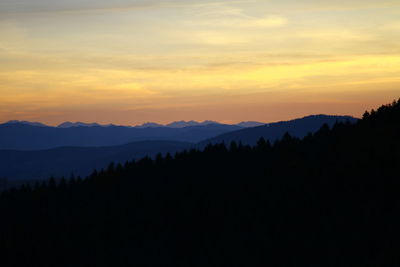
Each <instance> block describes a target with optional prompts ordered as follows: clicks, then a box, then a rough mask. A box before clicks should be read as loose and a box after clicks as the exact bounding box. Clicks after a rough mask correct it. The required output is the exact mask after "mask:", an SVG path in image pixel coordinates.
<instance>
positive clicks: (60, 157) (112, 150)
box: [0, 141, 192, 182]
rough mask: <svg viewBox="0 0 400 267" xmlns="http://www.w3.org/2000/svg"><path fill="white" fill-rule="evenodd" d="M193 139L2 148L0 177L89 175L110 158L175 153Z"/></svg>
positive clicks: (122, 159)
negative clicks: (33, 149) (45, 147)
mask: <svg viewBox="0 0 400 267" xmlns="http://www.w3.org/2000/svg"><path fill="white" fill-rule="evenodd" d="M191 146H192V144H190V143H184V142H173V141H142V142H133V143H129V144H125V145H121V146H111V147H60V148H55V149H50V150H36V151H15V150H0V162H1V164H0V177H7V178H8V180H9V181H10V182H12V181H15V180H43V179H47V178H48V177H50V176H52V175H53V176H55V177H61V176H67V177H69V176H70V175H71V173H74V174H75V175H80V176H83V177H84V176H87V175H89V174H90V172H92V171H93V170H94V169H98V170H100V169H102V168H106V167H107V165H108V164H109V163H110V162H115V163H125V162H126V161H131V160H133V159H140V158H143V157H145V156H149V157H153V156H155V155H156V154H157V153H163V154H165V153H167V152H169V153H172V154H173V153H175V152H178V151H182V150H184V149H188V148H190V147H191Z"/></svg>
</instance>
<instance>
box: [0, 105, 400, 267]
mask: <svg viewBox="0 0 400 267" xmlns="http://www.w3.org/2000/svg"><path fill="white" fill-rule="evenodd" d="M399 136H400V101H399V102H394V103H393V104H391V105H385V106H382V107H380V108H379V109H378V110H377V111H371V112H370V113H365V115H364V116H363V119H362V120H359V121H357V122H356V123H353V124H352V123H348V122H343V123H337V124H334V125H333V126H332V127H331V128H330V127H328V126H327V125H324V126H322V127H321V128H320V129H319V130H318V131H316V132H315V133H314V134H310V135H307V136H306V137H304V138H303V139H299V138H295V137H292V136H290V135H289V134H285V135H284V136H283V137H282V138H281V139H280V140H277V141H276V142H274V143H273V144H271V143H270V142H268V141H265V140H264V139H260V140H259V141H258V142H257V145H256V146H254V147H251V146H247V145H240V144H237V143H231V144H230V145H229V146H225V145H224V144H216V145H208V146H206V147H205V149H204V150H203V151H199V150H194V149H192V150H188V151H183V152H180V153H177V154H176V155H175V156H174V157H171V156H170V155H167V156H165V157H161V156H158V157H156V158H155V159H150V158H143V159H141V160H138V161H134V162H129V163H126V164H124V165H120V164H116V165H115V164H114V165H113V164H110V165H109V167H108V168H107V169H106V170H104V171H99V172H93V174H91V175H90V176H89V177H87V178H86V179H84V180H82V179H76V178H73V179H70V180H69V181H67V180H65V179H61V180H60V181H59V182H56V181H55V180H54V179H49V180H48V181H47V182H45V183H38V184H36V185H35V186H33V187H32V186H23V187H21V188H19V189H18V190H17V189H13V190H8V191H7V192H3V193H2V194H0V214H1V216H2V217H1V220H0V249H1V250H0V251H1V266H4V267H9V266H41V267H47V266H59V267H64V266H65V267H67V266H77V267H80V266H96V267H102V266H116V267H119V266H288V267H289V266H330V267H337V266H343V267H345V266H346V267H347V266H388V267H389V266H390V267H391V266H399V264H400V257H399V251H400V229H399V225H400V216H399V207H400V197H399V192H400V181H399V166H400V153H399V151H400V138H399Z"/></svg>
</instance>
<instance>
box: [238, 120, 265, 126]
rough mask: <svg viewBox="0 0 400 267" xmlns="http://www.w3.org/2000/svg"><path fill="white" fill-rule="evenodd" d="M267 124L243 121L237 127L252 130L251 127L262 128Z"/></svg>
mask: <svg viewBox="0 0 400 267" xmlns="http://www.w3.org/2000/svg"><path fill="white" fill-rule="evenodd" d="M265 124H266V123H263V122H258V121H242V122H240V123H238V124H235V125H237V126H240V127H244V128H251V127H257V126H262V125H265Z"/></svg>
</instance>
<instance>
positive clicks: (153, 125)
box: [135, 122, 164, 128]
mask: <svg viewBox="0 0 400 267" xmlns="http://www.w3.org/2000/svg"><path fill="white" fill-rule="evenodd" d="M135 127H136V128H158V127H164V125H162V124H158V123H155V122H146V123H143V124H142V125H138V126H135Z"/></svg>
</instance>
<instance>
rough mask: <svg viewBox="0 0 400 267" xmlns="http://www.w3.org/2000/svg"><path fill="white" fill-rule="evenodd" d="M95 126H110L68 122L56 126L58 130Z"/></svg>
mask: <svg viewBox="0 0 400 267" xmlns="http://www.w3.org/2000/svg"><path fill="white" fill-rule="evenodd" d="M95 126H104V127H107V126H111V125H100V124H98V123H84V122H79V121H78V122H70V121H66V122H63V123H61V124H60V125H58V126H57V127H58V128H71V127H95Z"/></svg>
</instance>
